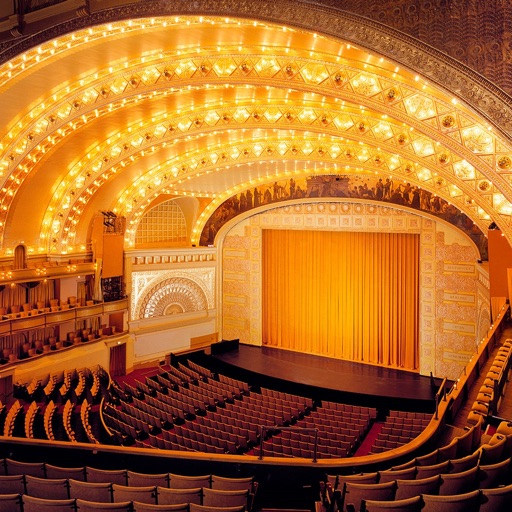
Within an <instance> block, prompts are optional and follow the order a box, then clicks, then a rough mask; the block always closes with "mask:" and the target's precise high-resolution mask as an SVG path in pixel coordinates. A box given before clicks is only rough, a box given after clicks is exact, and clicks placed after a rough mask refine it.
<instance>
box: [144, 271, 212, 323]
mask: <svg viewBox="0 0 512 512" xmlns="http://www.w3.org/2000/svg"><path fill="white" fill-rule="evenodd" d="M206 309H208V301H207V298H206V295H205V293H204V291H203V290H202V289H201V287H200V286H199V285H198V284H197V283H195V282H194V281H192V280H190V279H186V278H171V279H167V280H165V281H160V282H159V283H158V285H156V287H155V288H154V289H153V290H150V291H149V292H148V293H147V294H146V298H145V300H144V301H143V303H142V304H141V308H140V311H141V317H143V318H151V317H155V316H164V315H176V314H179V313H188V312H192V311H202V310H206Z"/></svg>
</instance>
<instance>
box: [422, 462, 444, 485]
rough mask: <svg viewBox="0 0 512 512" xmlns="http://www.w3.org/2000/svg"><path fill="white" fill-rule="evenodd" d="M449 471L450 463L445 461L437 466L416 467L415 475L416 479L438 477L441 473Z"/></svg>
mask: <svg viewBox="0 0 512 512" xmlns="http://www.w3.org/2000/svg"><path fill="white" fill-rule="evenodd" d="M449 469H450V461H448V460H445V461H444V462H439V463H438V464H432V465H430V466H418V472H417V473H416V479H420V480H421V479H423V478H428V477H430V476H435V475H440V474H441V473H448V470H449Z"/></svg>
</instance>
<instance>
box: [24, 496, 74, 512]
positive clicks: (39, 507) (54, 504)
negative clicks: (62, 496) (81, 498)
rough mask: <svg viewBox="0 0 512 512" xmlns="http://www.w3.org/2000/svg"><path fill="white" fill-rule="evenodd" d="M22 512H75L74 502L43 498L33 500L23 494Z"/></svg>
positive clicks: (31, 497)
mask: <svg viewBox="0 0 512 512" xmlns="http://www.w3.org/2000/svg"><path fill="white" fill-rule="evenodd" d="M22 502H23V512H44V511H48V512H53V511H56V512H75V510H76V505H75V500H73V499H67V500H51V499H45V498H35V497H34V496H28V495H27V494H24V495H23V496H22Z"/></svg>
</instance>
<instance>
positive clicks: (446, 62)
mask: <svg viewBox="0 0 512 512" xmlns="http://www.w3.org/2000/svg"><path fill="white" fill-rule="evenodd" d="M165 15H172V16H179V17H181V18H182V20H186V19H187V17H188V16H192V17H195V16H221V17H225V16H233V17H234V19H235V20H236V19H237V18H247V19H255V20H266V21H269V22H271V23H283V24H284V25H287V26H292V27H297V28H302V29H305V30H308V31H313V32H315V33H318V34H325V35H329V36H332V37H336V38H337V37H339V36H340V34H343V38H344V39H346V40H347V41H350V42H351V43H354V44H357V45H359V46H361V47H363V48H367V49H369V50H371V51H373V52H375V54H377V55H386V56H388V57H389V58H390V59H393V60H394V61H395V62H397V63H400V64H401V65H403V66H404V67H406V68H408V69H412V70H416V71H418V72H421V74H422V75H424V76H427V77H428V78H429V80H431V81H433V82H435V83H437V84H438V85H439V86H441V87H442V88H444V89H446V90H451V91H452V92H453V93H454V94H455V95H457V96H460V97H461V98H462V99H463V100H465V101H466V102H467V103H468V104H473V106H474V107H475V108H478V110H479V111H480V113H481V114H482V115H484V117H487V118H489V119H490V120H492V121H491V122H493V124H496V126H501V129H503V130H505V131H508V132H509V133H511V132H512V109H511V106H510V103H509V98H508V96H507V95H506V94H505V93H503V91H501V90H500V89H499V88H498V87H495V86H493V85H492V83H491V82H489V81H487V80H485V79H484V78H483V77H482V76H481V75H479V74H478V73H476V72H474V71H472V70H471V69H469V68H468V67H466V66H464V65H463V64H461V63H460V62H459V61H457V60H456V59H453V58H451V57H448V56H447V55H446V54H445V53H443V52H441V51H439V50H435V49H434V48H432V47H431V46H429V45H427V44H424V43H422V42H420V41H418V40H417V39H415V38H412V37H410V36H407V35H405V34H403V33H401V32H398V31H396V30H394V29H392V28H389V27H386V26H385V25H383V24H381V23H378V22H375V21H372V20H370V19H369V18H368V17H364V18H363V17H362V16H359V15H357V14H354V13H349V12H347V11H343V10H339V9H336V8H333V7H332V6H331V5H329V7H323V6H321V5H320V3H315V4H314V5H312V4H310V3H308V2H297V1H294V0H277V1H266V0H260V1H259V2H240V1H239V0H222V1H212V0H198V1H195V2H190V1H188V0H176V1H173V2H172V3H169V2H167V1H164V0H155V1H152V0H144V1H143V2H139V3H133V4H130V5H124V6H122V7H118V8H109V9H108V10H107V11H98V12H91V13H90V15H89V16H86V17H80V18H76V19H73V20H69V21H67V22H65V23H62V24H59V25H56V26H52V27H51V28H50V29H48V30H46V31H39V32H38V33H37V34H34V35H31V36H29V37H26V38H24V39H23V40H22V41H16V44H15V45H12V46H11V47H10V48H5V49H4V51H3V52H2V54H1V58H2V60H3V61H5V60H8V59H12V58H15V57H16V56H17V55H20V53H21V52H29V51H30V49H32V48H34V47H36V46H37V45H44V44H45V43H46V42H47V41H49V40H51V39H53V38H59V37H66V36H64V35H63V34H68V33H70V32H73V31H76V30H81V29H85V28H87V27H89V29H88V30H89V40H90V41H92V40H94V39H97V38H100V37H105V36H106V35H108V34H106V33H105V28H104V27H103V26H102V25H103V24H105V23H110V25H109V26H108V27H107V29H108V30H107V31H108V32H110V31H112V30H116V29H115V22H116V21H117V20H120V19H128V20H129V19H130V18H140V17H145V16H155V17H160V16H165ZM157 22H158V18H151V19H150V20H148V21H147V22H144V23H143V26H142V27H141V26H138V25H137V24H136V23H135V24H133V23H131V22H125V26H123V27H122V28H120V29H118V30H123V31H124V30H127V29H128V30H131V29H132V27H133V30H137V29H142V30H147V29H149V28H150V27H151V25H152V24H154V23H157ZM96 26H98V27H99V28H98V29H96ZM62 42H63V43H65V44H64V45H59V44H58V43H56V44H55V47H54V48H53V53H51V51H50V53H49V55H50V56H51V55H53V54H54V53H55V51H56V49H57V48H58V47H59V46H60V47H61V48H70V47H72V46H73V45H74V44H75V43H74V42H73V40H72V39H69V38H67V37H66V40H65V41H62ZM81 43H82V42H81V41H78V42H77V43H76V44H81ZM6 46H7V45H6ZM36 57H37V55H34V58H36ZM40 58H41V56H40V57H39V59H40ZM24 59H26V57H25V58H24ZM36 62H38V60H36Z"/></svg>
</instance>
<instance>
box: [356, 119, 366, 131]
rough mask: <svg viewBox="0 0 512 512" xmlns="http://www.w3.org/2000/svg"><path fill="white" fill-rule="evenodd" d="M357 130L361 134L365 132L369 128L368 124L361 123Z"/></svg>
mask: <svg viewBox="0 0 512 512" xmlns="http://www.w3.org/2000/svg"><path fill="white" fill-rule="evenodd" d="M357 129H358V130H359V131H360V132H365V131H366V129H367V127H366V123H365V122H364V121H360V122H359V124H358V125H357Z"/></svg>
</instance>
